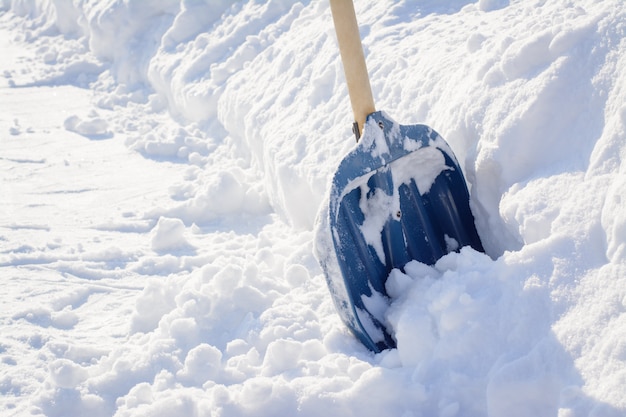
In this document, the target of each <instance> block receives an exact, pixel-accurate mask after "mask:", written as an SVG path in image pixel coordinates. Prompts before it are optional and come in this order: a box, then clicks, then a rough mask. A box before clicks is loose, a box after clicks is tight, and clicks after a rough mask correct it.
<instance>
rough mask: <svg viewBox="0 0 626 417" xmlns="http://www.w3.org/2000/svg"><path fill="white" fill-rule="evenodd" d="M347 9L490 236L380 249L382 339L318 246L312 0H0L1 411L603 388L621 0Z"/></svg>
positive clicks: (620, 155)
mask: <svg viewBox="0 0 626 417" xmlns="http://www.w3.org/2000/svg"><path fill="white" fill-rule="evenodd" d="M356 12H357V17H358V19H359V23H360V28H361V34H362V38H363V44H364V48H365V52H366V59H367V63H368V67H369V72H370V77H371V83H372V88H373V93H374V99H375V102H376V105H377V108H380V109H382V110H384V111H386V112H388V113H389V114H390V115H391V116H392V117H393V118H394V120H397V121H398V122H400V123H402V124H415V123H423V124H427V125H429V126H431V127H432V128H433V129H435V130H436V131H437V132H439V133H440V134H441V135H442V137H443V138H444V139H445V140H446V141H447V142H448V144H449V145H450V147H451V148H452V149H453V151H454V153H455V154H456V156H457V158H458V160H459V161H460V163H461V166H462V168H463V171H464V174H465V176H466V178H467V181H468V186H469V188H470V192H471V199H472V200H471V204H472V209H473V211H474V214H475V217H476V220H477V227H478V230H479V233H480V235H481V239H482V241H483V243H484V245H485V248H486V251H487V254H481V253H477V252H475V251H473V250H470V249H467V248H466V249H462V250H461V251H460V253H453V254H450V255H447V256H445V257H444V258H442V259H440V260H439V262H437V264H436V265H434V266H427V265H421V264H418V263H416V262H414V263H411V264H409V265H407V267H406V268H405V271H404V273H403V272H401V271H394V272H393V273H392V275H391V276H390V279H389V280H388V282H387V290H388V292H389V294H390V295H391V296H392V300H390V301H391V304H390V306H389V307H388V308H387V309H386V311H380V312H378V314H382V315H384V317H385V318H386V320H387V322H388V324H389V325H390V326H392V328H393V329H394V331H395V337H396V338H397V340H398V348H397V349H394V350H390V351H385V352H383V353H380V354H378V355H374V354H372V353H370V352H369V351H367V350H366V349H365V348H364V347H363V346H361V345H360V344H359V343H358V342H357V341H356V340H355V339H354V338H353V337H352V336H351V335H350V334H349V332H348V331H347V330H346V328H345V327H344V326H343V324H342V323H341V321H340V319H339V316H338V314H337V312H336V311H335V310H334V307H333V303H332V300H331V297H330V294H329V291H328V288H327V287H326V283H325V280H324V276H323V273H322V270H321V268H320V267H319V265H318V263H317V260H316V258H315V256H314V254H313V241H314V239H315V238H316V236H315V234H314V229H315V225H316V215H317V212H318V210H319V208H320V206H321V204H322V202H323V201H324V199H325V198H326V193H327V191H328V190H327V187H328V182H329V180H330V178H331V176H332V174H333V172H334V170H335V167H336V166H337V164H338V163H339V161H340V160H341V158H342V156H343V155H345V154H346V153H347V151H348V150H349V149H351V148H352V147H353V146H354V137H353V135H352V133H351V132H350V128H351V110H350V106H349V101H348V97H347V89H346V86H345V80H344V78H343V73H342V67H341V63H340V60H339V53H338V48H337V45H336V41H335V38H334V30H333V27H332V19H331V17H330V11H329V6H328V3H327V2H326V1H324V0H310V1H308V0H306V1H286V0H271V1H260V0H248V1H187V0H183V1H177V0H158V1H150V2H145V1H140V0H126V1H123V2H122V1H114V0H105V1H81V2H79V1H56V0H55V1H53V0H39V1H22V0H3V1H0V50H1V51H2V56H3V59H2V62H1V63H0V74H1V75H0V172H1V173H2V175H1V177H0V183H1V186H0V187H1V188H0V189H1V190H2V198H1V199H0V276H1V277H2V283H3V287H4V289H3V292H2V294H3V297H2V298H3V299H2V305H3V309H2V312H1V313H0V327H1V329H0V357H1V364H0V393H1V394H2V395H0V409H1V410H2V411H1V412H2V415H3V416H23V415H45V416H68V415H75V416H79V415H92V416H94V417H97V416H116V417H121V416H142V415H149V416H162V417H168V416H180V415H190V416H191V415H196V416H209V415H215V416H229V417H230V416H276V415H304V416H319V415H324V414H326V415H342V416H351V415H359V416H380V415H394V416H396V415H397V416H405V417H409V416H415V417H417V416H440V417H454V416H467V417H472V416H476V417H484V416H488V417H501V416H507V417H510V416H529V415H532V416H558V417H580V416H603V417H606V416H608V417H611V416H623V415H624V414H626V399H625V397H624V392H625V391H626V343H625V342H624V340H626V314H624V312H625V311H626V214H625V211H624V209H623V205H624V201H626V165H625V164H624V162H623V161H624V160H626V145H625V144H626V140H625V139H626V104H625V103H626V75H625V74H624V68H626V12H625V10H624V7H623V3H622V1H621V0H606V1H603V2H595V1H592V0H580V1H577V2H570V1H567V0H548V1H534V2H533V1H531V2H529V1H518V0H480V1H470V0H446V1H422V2H411V1H408V0H406V1H393V2H392V1H373V0H362V1H361V0H359V1H357V2H356ZM453 243H454V242H451V244H453ZM372 303H375V304H376V305H377V306H379V305H383V304H384V301H383V302H381V300H372ZM383 310H384V309H383Z"/></svg>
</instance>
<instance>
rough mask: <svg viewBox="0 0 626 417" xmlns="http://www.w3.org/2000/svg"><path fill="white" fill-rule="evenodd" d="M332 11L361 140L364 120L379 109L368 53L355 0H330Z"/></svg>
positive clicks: (358, 135)
mask: <svg viewBox="0 0 626 417" xmlns="http://www.w3.org/2000/svg"><path fill="white" fill-rule="evenodd" d="M330 10H331V13H332V15H333V22H334V24H335V32H336V33H337V42H338V43H339V52H340V53H341V62H342V63H343V71H344V73H345V74H346V81H347V83H348V94H349V95H350V104H351V105H352V112H353V113H354V120H355V121H356V123H357V126H358V132H355V134H356V136H357V140H358V138H359V137H360V134H361V132H363V126H364V125H365V119H366V118H367V116H368V115H370V114H371V113H373V112H375V111H376V108H375V107H374V99H373V97H372V87H371V86H370V79H369V76H368V75H367V66H366V65H365V56H364V55H363V46H362V45H361V36H360V34H359V26H358V24H357V22H356V13H355V12H354V4H353V3H352V0H330Z"/></svg>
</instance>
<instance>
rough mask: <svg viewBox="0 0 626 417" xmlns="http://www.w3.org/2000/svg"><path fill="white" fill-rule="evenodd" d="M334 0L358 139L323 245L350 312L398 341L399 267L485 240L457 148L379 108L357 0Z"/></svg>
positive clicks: (343, 308)
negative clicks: (395, 279) (390, 310)
mask: <svg viewBox="0 0 626 417" xmlns="http://www.w3.org/2000/svg"><path fill="white" fill-rule="evenodd" d="M330 5H331V12H332V15H333V21H334V24H335V31H336V32H337V39H338V43H339V49H340V53H341V59H342V62H343V67H344V72H345V76H346V81H347V83H348V92H349V95H350V101H351V105H352V110H353V113H354V118H355V120H356V121H355V124H354V131H355V134H356V136H357V145H356V147H355V148H354V149H353V150H352V151H350V152H349V153H348V154H347V155H346V156H345V157H344V159H343V160H342V161H341V163H340V164H339V167H338V169H337V172H336V173H335V175H334V177H333V180H332V184H331V189H330V196H329V203H328V207H327V208H326V207H325V208H324V212H323V213H322V214H321V215H320V217H319V226H318V228H319V230H320V231H321V233H318V238H317V241H316V248H315V250H316V254H317V257H318V260H319V262H320V264H321V266H322V269H323V270H324V274H325V276H326V280H327V283H328V286H329V289H330V292H331V295H332V298H333V301H334V303H335V307H336V308H337V311H338V312H339V314H340V316H341V318H342V320H343V321H344V323H345V324H346V325H347V326H348V327H349V328H350V330H351V331H352V332H353V333H354V335H355V336H356V337H357V338H358V339H359V340H360V341H361V342H362V343H363V344H364V345H365V346H366V347H367V348H369V349H370V350H372V351H374V352H380V351H382V350H384V349H388V348H393V347H395V341H394V339H393V337H392V335H391V334H390V332H389V331H388V329H387V327H386V326H385V318H384V313H385V310H386V308H387V306H388V303H389V298H388V296H387V292H386V290H385V282H386V280H387V277H388V276H389V273H390V272H391V270H392V269H394V268H398V269H400V270H402V269H403V267H404V266H405V265H406V263H407V262H409V261H411V260H417V261H419V262H422V263H425V264H428V265H432V264H434V263H435V262H436V261H437V260H438V259H439V258H440V257H442V256H443V255H445V254H447V253H449V252H451V251H455V250H459V249H460V248H462V247H463V246H467V245H470V246H471V247H473V248H474V249H476V250H478V251H481V252H482V251H483V247H482V244H481V241H480V238H479V236H478V233H477V232H476V227H475V225H474V217H473V215H472V212H471V210H470V205H469V193H468V190H467V185H466V183H465V179H464V177H463V173H462V172H461V168H460V167H459V164H458V162H457V160H456V158H455V156H454V154H453V153H452V150H451V149H450V147H449V146H448V144H447V143H446V142H445V141H444V140H443V138H442V137H441V136H439V134H437V132H435V131H434V130H433V129H431V128H429V127H427V126H424V125H410V126H409V125H400V124H398V123H396V122H395V121H393V120H392V119H391V118H390V117H389V116H387V114H385V113H384V112H381V111H375V108H374V101H373V98H372V92H371V87H370V82H369V77H368V74H367V68H366V65H365V57H364V55H363V48H362V45H361V39H360V36H359V29H358V25H357V21H356V15H355V11H354V5H353V3H352V0H330ZM325 210H328V211H327V212H326V211H325Z"/></svg>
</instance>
